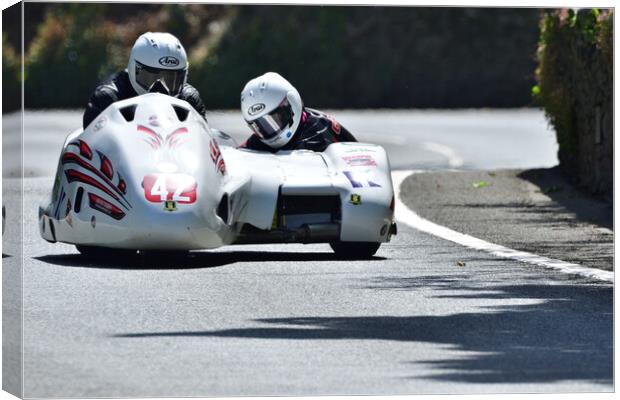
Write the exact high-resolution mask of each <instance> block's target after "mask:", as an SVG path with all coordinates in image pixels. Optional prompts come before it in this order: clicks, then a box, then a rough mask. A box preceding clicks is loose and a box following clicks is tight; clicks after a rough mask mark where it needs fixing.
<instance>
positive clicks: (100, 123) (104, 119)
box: [93, 115, 108, 132]
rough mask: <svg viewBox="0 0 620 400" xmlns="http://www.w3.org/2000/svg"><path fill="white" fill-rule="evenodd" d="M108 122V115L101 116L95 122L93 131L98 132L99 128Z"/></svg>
mask: <svg viewBox="0 0 620 400" xmlns="http://www.w3.org/2000/svg"><path fill="white" fill-rule="evenodd" d="M107 123H108V117H106V116H105V115H104V116H103V117H101V118H99V120H98V121H97V122H96V123H95V127H94V128H93V132H97V131H98V130H100V129H101V128H103V127H104V126H106V124H107Z"/></svg>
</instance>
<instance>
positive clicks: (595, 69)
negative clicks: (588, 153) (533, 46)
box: [532, 9, 613, 169]
mask: <svg viewBox="0 0 620 400" xmlns="http://www.w3.org/2000/svg"><path fill="white" fill-rule="evenodd" d="M538 60H539V65H538V68H537V69H536V77H537V81H538V84H537V85H536V86H534V87H533V89H532V95H533V97H534V99H535V101H536V103H537V104H539V105H541V106H542V107H543V108H544V110H545V114H546V115H547V118H548V119H549V121H550V122H551V124H552V125H553V127H554V128H555V131H556V134H557V138H558V143H559V145H560V151H559V158H560V163H561V164H564V165H565V167H566V168H568V169H571V166H573V168H572V169H575V168H577V166H576V164H577V161H578V158H577V157H576V156H577V154H578V152H579V151H580V150H581V149H580V147H582V146H580V143H579V137H580V129H581V130H582V131H583V130H588V131H590V130H591V129H590V128H592V127H591V126H587V128H586V125H593V122H592V120H593V119H594V115H593V114H594V109H595V107H597V106H598V107H603V111H605V112H607V113H611V112H613V111H612V110H611V107H612V103H611V101H612V90H613V12H612V11H609V10H604V11H599V10H597V9H582V10H579V11H578V12H575V11H574V10H572V9H562V10H549V11H547V12H545V13H544V15H543V18H542V20H541V35H540V41H539V47H538ZM592 130H593V129H592Z"/></svg>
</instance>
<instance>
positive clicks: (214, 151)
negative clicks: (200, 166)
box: [209, 139, 226, 175]
mask: <svg viewBox="0 0 620 400" xmlns="http://www.w3.org/2000/svg"><path fill="white" fill-rule="evenodd" d="M209 149H210V150H211V161H213V164H215V169H216V170H217V171H218V172H219V173H220V174H222V175H224V174H226V163H225V162H224V158H223V157H222V152H221V151H220V147H219V146H218V145H217V142H216V141H215V140H214V139H211V142H209Z"/></svg>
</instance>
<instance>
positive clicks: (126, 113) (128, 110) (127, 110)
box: [119, 104, 136, 122]
mask: <svg viewBox="0 0 620 400" xmlns="http://www.w3.org/2000/svg"><path fill="white" fill-rule="evenodd" d="M119 111H120V113H121V114H122V115H123V118H125V121H127V122H131V121H133V118H134V116H135V115H136V105H135V104H132V105H130V106H127V107H123V108H121V109H120V110H119Z"/></svg>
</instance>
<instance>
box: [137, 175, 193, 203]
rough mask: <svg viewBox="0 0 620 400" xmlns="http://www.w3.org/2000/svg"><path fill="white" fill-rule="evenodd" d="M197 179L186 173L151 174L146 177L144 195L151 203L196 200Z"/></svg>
mask: <svg viewBox="0 0 620 400" xmlns="http://www.w3.org/2000/svg"><path fill="white" fill-rule="evenodd" d="M196 186H197V185H196V180H195V179H194V178H193V177H191V176H189V175H185V174H150V175H147V176H145V177H144V181H143V187H144V197H146V199H147V200H148V201H150V202H151V203H163V202H165V201H170V200H173V201H176V202H177V203H181V204H183V203H186V204H189V203H194V202H195V201H196Z"/></svg>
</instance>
